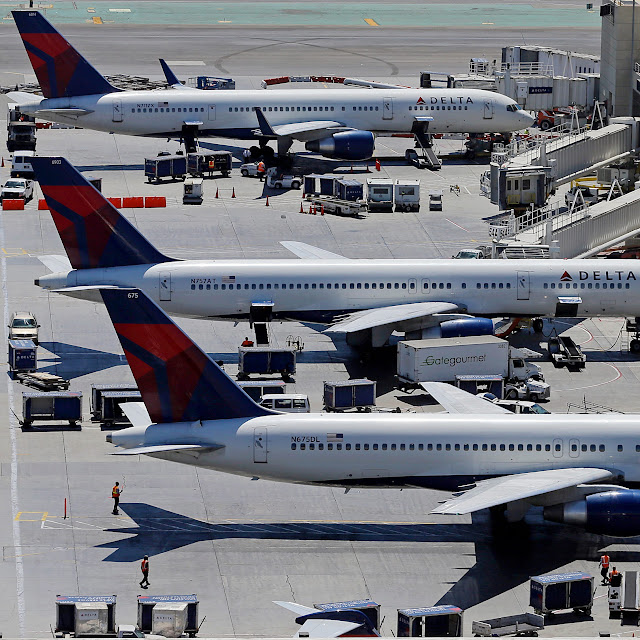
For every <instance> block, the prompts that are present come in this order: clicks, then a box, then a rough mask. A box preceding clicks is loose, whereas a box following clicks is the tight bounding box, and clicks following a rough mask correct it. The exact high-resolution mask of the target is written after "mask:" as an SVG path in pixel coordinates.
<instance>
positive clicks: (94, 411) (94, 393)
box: [91, 382, 138, 422]
mask: <svg viewBox="0 0 640 640" xmlns="http://www.w3.org/2000/svg"><path fill="white" fill-rule="evenodd" d="M108 391H125V392H126V391H138V387H137V386H136V385H135V384H134V383H128V382H120V383H118V382H114V383H98V384H92V385H91V421H92V422H99V419H98V418H99V416H101V415H102V413H103V409H102V396H103V394H104V393H106V392H108Z"/></svg>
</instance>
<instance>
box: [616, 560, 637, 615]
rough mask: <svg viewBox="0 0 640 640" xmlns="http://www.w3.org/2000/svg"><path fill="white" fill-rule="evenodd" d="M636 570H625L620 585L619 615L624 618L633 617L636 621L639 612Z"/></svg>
mask: <svg viewBox="0 0 640 640" xmlns="http://www.w3.org/2000/svg"><path fill="white" fill-rule="evenodd" d="M638 578H639V575H638V572H637V571H625V572H624V574H623V577H622V584H621V585H620V587H621V589H620V591H621V594H620V607H619V611H620V615H621V616H622V619H623V620H622V621H623V623H624V622H625V618H627V617H629V618H631V617H634V618H635V619H636V621H637V619H638V615H639V614H640V581H639V580H638Z"/></svg>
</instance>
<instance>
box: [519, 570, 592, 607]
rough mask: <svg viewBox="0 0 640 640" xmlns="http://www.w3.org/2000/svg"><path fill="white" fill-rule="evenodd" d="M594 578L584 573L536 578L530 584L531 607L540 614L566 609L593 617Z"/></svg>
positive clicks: (557, 574) (556, 574) (576, 572)
mask: <svg viewBox="0 0 640 640" xmlns="http://www.w3.org/2000/svg"><path fill="white" fill-rule="evenodd" d="M593 591H594V588H593V576H592V575H590V574H588V573H584V572H582V571H574V572H571V573H555V574H549V575H546V576H534V577H532V578H531V579H530V582H529V605H530V606H531V607H533V610H534V611H535V612H536V613H539V614H545V613H549V614H552V613H553V612H554V611H562V610H564V609H573V610H574V611H575V612H576V613H584V614H585V615H591V609H592V607H593Z"/></svg>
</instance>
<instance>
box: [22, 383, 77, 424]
mask: <svg viewBox="0 0 640 640" xmlns="http://www.w3.org/2000/svg"><path fill="white" fill-rule="evenodd" d="M22 416H23V420H22V422H21V423H20V424H21V426H22V428H23V429H28V428H29V427H30V426H31V425H32V424H33V422H35V421H42V422H61V421H68V422H69V424H70V425H71V426H72V427H75V426H77V423H78V422H81V421H82V392H80V391H49V392H46V391H41V392H37V391H30V392H25V391H23V392H22Z"/></svg>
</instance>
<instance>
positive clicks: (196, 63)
mask: <svg viewBox="0 0 640 640" xmlns="http://www.w3.org/2000/svg"><path fill="white" fill-rule="evenodd" d="M165 62H166V63H167V64H168V65H169V66H170V67H204V66H205V64H204V62H203V61H202V60H165Z"/></svg>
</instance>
